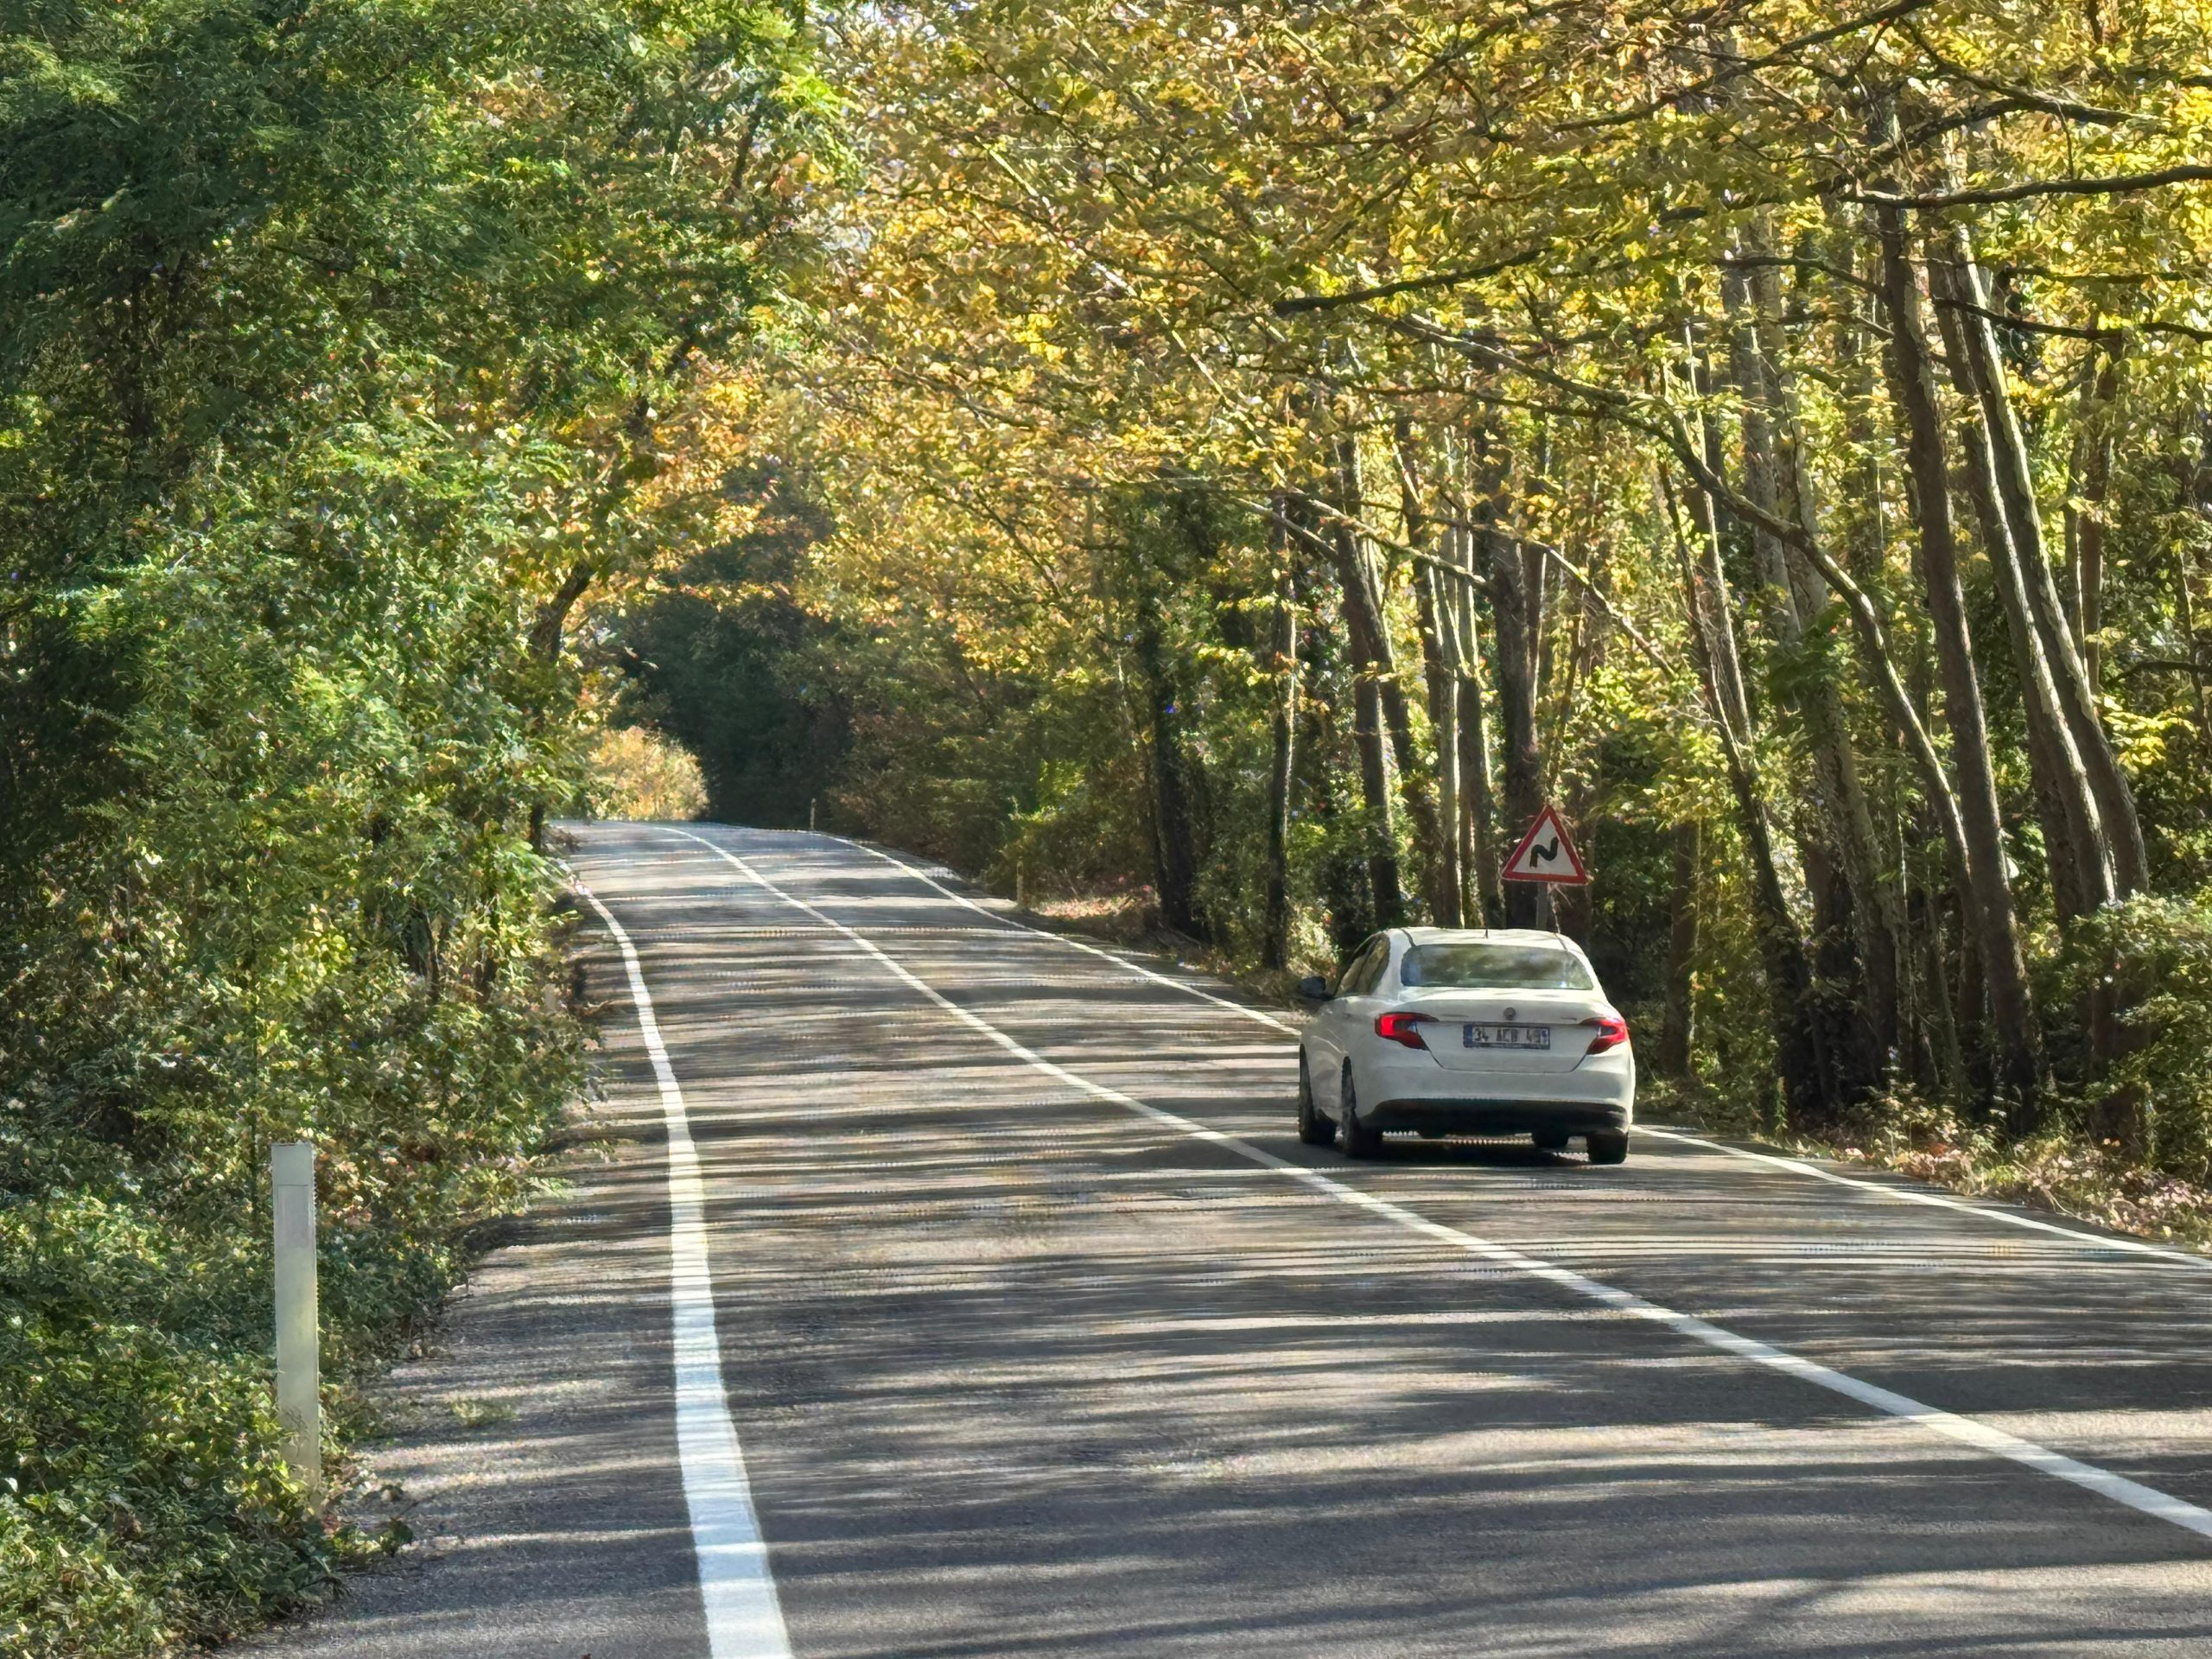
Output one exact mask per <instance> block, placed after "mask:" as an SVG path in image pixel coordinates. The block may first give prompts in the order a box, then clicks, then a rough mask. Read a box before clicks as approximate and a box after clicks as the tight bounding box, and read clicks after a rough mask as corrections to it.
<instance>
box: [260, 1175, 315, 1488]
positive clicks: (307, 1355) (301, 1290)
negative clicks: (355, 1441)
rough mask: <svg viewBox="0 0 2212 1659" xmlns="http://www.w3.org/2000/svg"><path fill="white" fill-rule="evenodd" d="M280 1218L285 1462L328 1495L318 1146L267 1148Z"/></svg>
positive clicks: (280, 1410) (280, 1402)
mask: <svg viewBox="0 0 2212 1659" xmlns="http://www.w3.org/2000/svg"><path fill="white" fill-rule="evenodd" d="M269 1181H270V1189H271V1197H272V1198H273V1200H274V1201H273V1202H272V1203H271V1205H270V1209H271V1210H272V1211H274V1212H275V1217H276V1223H277V1241H276V1242H277V1422H278V1423H279V1424H281V1425H282V1426H283V1430H284V1461H285V1462H286V1463H287V1464H289V1465H290V1466H291V1471H292V1477H293V1478H294V1479H296V1480H297V1481H298V1482H299V1483H300V1484H301V1485H302V1486H303V1487H305V1488H306V1489H307V1494H308V1501H309V1502H310V1503H315V1504H317V1505H320V1504H321V1502H322V1357H321V1343H320V1341H319V1328H320V1322H319V1319H318V1317H317V1314H316V1310H315V1145H314V1143H313V1142H312V1141H279V1142H278V1143H277V1145H275V1146H273V1147H270V1149H269Z"/></svg>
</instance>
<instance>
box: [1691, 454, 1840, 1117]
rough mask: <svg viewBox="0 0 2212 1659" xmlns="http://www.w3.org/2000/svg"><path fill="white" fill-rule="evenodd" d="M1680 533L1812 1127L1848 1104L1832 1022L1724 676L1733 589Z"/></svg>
mask: <svg viewBox="0 0 2212 1659" xmlns="http://www.w3.org/2000/svg"><path fill="white" fill-rule="evenodd" d="M1662 487H1663V488H1665V489H1666V490H1667V493H1668V499H1669V509H1670V512H1671V509H1672V506H1673V493H1672V488H1671V486H1666V485H1665V482H1664V479H1663V475H1662ZM1675 531H1676V534H1675V551H1676V554H1677V556H1679V558H1680V561H1681V578H1682V605H1683V608H1684V609H1685V610H1686V611H1688V613H1689V620H1690V649H1691V652H1692V654H1693V655H1694V658H1695V659H1696V662H1697V667H1698V683H1699V686H1700V690H1702V691H1703V692H1704V694H1705V703H1706V712H1707V716H1708V718H1709V719H1710V720H1711V721H1712V723H1713V732H1714V734H1715V735H1716V736H1717V737H1718V738H1719V740H1720V753H1721V758H1722V760H1723V761H1724V763H1725V765H1726V771H1727V774H1728V790H1729V793H1730V795H1731V796H1732V798H1733V799H1734V801H1735V804H1736V823H1737V829H1738V833H1739V834H1740V835H1741V836H1743V839H1744V853H1745V857H1746V858H1747V859H1748V860H1749V861H1750V863H1751V912H1752V914H1753V916H1754V917H1755V918H1757V922H1758V937H1759V955H1760V957H1761V960H1762V963H1763V965H1764V968H1765V969H1766V979H1767V1014H1768V1018H1769V1020H1770V1022H1771V1024H1772V1026H1773V1030H1774V1051H1775V1069H1776V1071H1777V1072H1778V1073H1779V1074H1780V1077H1781V1079H1782V1094H1783V1112H1784V1115H1785V1116H1786V1117H1787V1119H1788V1121H1789V1123H1790V1124H1791V1125H1792V1126H1793V1127H1798V1126H1807V1125H1811V1124H1815V1123H1817V1122H1821V1120H1823V1119H1827V1118H1829V1117H1832V1116H1834V1113H1835V1111H1836V1109H1837V1108H1838V1106H1839V1105H1840V1096H1839V1094H1838V1092H1837V1090H1836V1088H1835V1085H1834V1075H1833V1072H1834V1068H1833V1067H1832V1066H1831V1065H1830V1064H1829V1061H1828V1057H1827V1052H1826V1043H1825V1039H1824V1035H1823V1033H1824V1030H1825V1025H1826V1022H1825V1021H1823V1020H1820V1019H1818V1018H1817V1017H1816V1012H1815V1008H1814V1006H1813V970H1812V966H1811V963H1809V962H1808V960H1807V958H1806V955H1805V940H1804V936H1803V935H1802V932H1800V931H1799V929H1798V926H1797V918H1796V916H1794V915H1793V914H1791V913H1790V909H1789V899H1788V897H1787V896H1786V895H1785V894H1784V893H1783V887H1782V877H1781V873H1780V871H1779V870H1778V869H1777V867H1776V864H1775V857H1774V837H1773V834H1772V832H1771V830H1770V828H1769V826H1768V823H1767V816H1766V804H1765V802H1764V799H1763V798H1762V797H1761V794H1760V788H1759V779H1758V770H1757V763H1756V762H1755V761H1754V760H1753V759H1752V758H1751V751H1750V749H1749V747H1748V745H1747V743H1746V742H1745V738H1746V737H1747V736H1748V734H1747V733H1746V732H1745V729H1744V728H1741V727H1738V725H1736V724H1735V723H1734V721H1733V720H1732V718H1731V715H1730V712H1729V709H1728V706H1727V705H1728V693H1727V689H1726V683H1725V682H1724V681H1723V680H1722V678H1721V677H1720V665H1721V664H1722V663H1723V662H1724V661H1726V660H1728V659H1729V658H1732V657H1733V656H1734V655H1735V651H1736V647H1735V638H1734V636H1735V624H1734V623H1733V622H1732V620H1730V613H1729V609H1728V590H1727V588H1726V586H1725V585H1719V586H1710V591H1708V587H1709V585H1710V584H1709V582H1708V578H1707V568H1706V565H1705V562H1704V561H1703V560H1702V559H1700V558H1696V557H1694V556H1693V555H1692V553H1691V551H1690V549H1689V546H1688V543H1687V542H1685V541H1684V540H1683V539H1682V537H1681V527H1680V525H1679V524H1677V525H1676V527H1675Z"/></svg>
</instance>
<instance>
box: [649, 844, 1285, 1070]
mask: <svg viewBox="0 0 2212 1659" xmlns="http://www.w3.org/2000/svg"><path fill="white" fill-rule="evenodd" d="M690 833H691V832H690V830H688V829H683V830H678V831H677V834H679V835H690ZM691 838H692V839H693V840H694V841H698V840H699V837H698V836H691ZM822 838H823V840H824V841H834V842H836V843H837V844H838V845H839V846H841V847H849V848H851V849H853V850H854V851H855V852H860V853H867V854H869V855H872V856H874V857H876V858H880V859H881V860H882V861H884V862H885V863H887V864H895V865H897V866H898V867H899V868H900V869H902V870H904V871H906V874H909V875H911V876H912V877H913V878H914V880H917V881H919V882H921V883H922V884H923V885H924V886H925V887H934V888H936V889H937V890H938V892H939V893H943V894H944V896H945V897H946V898H948V899H951V900H952V902H953V903H954V904H956V905H965V906H967V907H968V908H969V910H972V911H974V912H976V914H977V915H978V916H988V917H989V918H991V919H992V920H993V921H995V922H996V923H998V924H999V925H1001V927H1005V928H1012V929H1017V930H1019V931H1021V932H1024V933H1034V934H1035V935H1036V936H1037V937H1038V938H1040V939H1051V940H1053V941H1054V942H1056V943H1058V944H1065V946H1067V947H1068V949H1069V950H1081V951H1084V952H1085V953H1086V954H1088V955H1090V956H1094V957H1099V958H1100V959H1101V960H1103V961H1106V962H1110V963H1113V964H1114V965H1115V966H1116V968H1121V969H1127V970H1128V972H1130V973H1133V974H1135V976H1137V977H1138V978H1140V979H1148V980H1150V981H1152V982H1154V984H1156V985H1166V986H1171V987H1173V988H1174V989H1176V990H1179V991H1181V992H1182V993H1184V994H1185V995H1187V996H1195V997H1197V998H1198V999H1199V1000H1200V1001H1205V1002H1211V1003H1212V1004H1213V1005H1214V1007H1217V1008H1227V1009H1228V1010H1229V1011H1230V1013H1231V1014H1243V1016H1244V1017H1245V1018H1246V1019H1247V1020H1258V1021H1259V1022H1260V1023H1261V1024H1262V1025H1263V1026H1271V1027H1274V1029H1275V1030H1277V1031H1280V1032H1284V1033H1287V1034H1288V1035H1290V1036H1293V1037H1295V1036H1297V1035H1298V1027H1295V1026H1294V1025H1289V1024H1287V1023H1286V1022H1284V1021H1283V1020H1278V1019H1276V1018H1275V1017H1274V1015H1273V1014H1262V1012H1261V1011H1260V1010H1259V1009H1257V1008H1248V1007H1245V1006H1244V1005H1243V1003H1242V1002H1237V1001H1231V1000H1230V998H1228V997H1225V996H1216V995H1214V994H1213V993H1212V992H1211V991H1209V990H1206V989H1205V988H1203V987H1201V986H1197V985H1193V984H1192V983H1190V982H1188V981H1187V980H1180V979H1175V978H1173V977H1171V976H1168V975H1166V974H1158V973H1154V971H1153V970H1152V969H1149V968H1147V967H1146V966H1145V965H1144V964H1143V963H1136V962H1131V961H1130V960H1129V959H1128V957H1117V956H1116V955H1115V954H1114V953H1113V952H1112V951H1111V950H1101V949H1100V948H1099V947H1098V946H1096V945H1095V944H1084V942H1083V941H1082V940H1081V939H1071V938H1069V937H1068V936H1067V935H1066V934H1065V933H1055V932H1053V931H1052V930H1051V929H1050V928H1044V927H1032V926H1030V925H1029V924H1028V923H1027V922H1017V921H1015V920H1014V918H1012V917H1011V916H1001V915H1000V914H999V913H998V912H996V911H994V910H986V909H985V908H984V907H983V906H981V905H979V904H977V903H976V901H975V900H974V899H969V898H967V897H965V896H964V895H963V894H961V893H955V892H954V891H953V890H952V889H951V888H950V887H946V886H945V885H944V883H943V882H940V881H938V880H934V879H932V878H931V876H930V875H929V874H927V873H926V872H925V871H921V870H918V869H916V868H914V867H913V866H912V865H911V864H909V863H907V862H906V860H905V859H903V858H894V857H893V855H891V854H889V853H887V852H885V851H884V850H883V849H881V848H880V847H871V846H869V845H868V843H867V842H864V841H848V840H847V839H846V838H845V837H844V836H823V837H822ZM701 845H702V846H709V847H712V846H714V843H713V842H701ZM715 851H716V852H720V851H721V848H719V847H715Z"/></svg>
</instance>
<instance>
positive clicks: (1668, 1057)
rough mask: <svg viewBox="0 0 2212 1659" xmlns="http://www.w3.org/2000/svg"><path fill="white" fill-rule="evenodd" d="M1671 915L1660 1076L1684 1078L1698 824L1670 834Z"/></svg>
mask: <svg viewBox="0 0 2212 1659" xmlns="http://www.w3.org/2000/svg"><path fill="white" fill-rule="evenodd" d="M1673 840H1674V855H1675V869H1674V888H1673V893H1672V902H1673V912H1674V913H1673V917H1672V919H1671V922H1670V925H1669V927H1668V930H1667V974H1666V982H1665V985H1666V1006H1665V1013H1664V1014H1663V1015H1662V1019H1661V1020H1660V1026H1659V1057H1658V1071H1659V1075H1660V1076H1662V1077H1688V1076H1689V1074H1690V1054H1691V1051H1692V1049H1693V1048H1694V1046H1695V1044H1696V1040H1697V1032H1696V1027H1695V1023H1694V1022H1695V1017H1696V1005H1695V1003H1694V1001H1693V999H1692V997H1691V983H1690V971H1691V969H1692V968H1693V967H1694V965H1695V964H1696V962H1697V923H1698V912H1697V900H1698V865H1699V863H1700V861H1701V855H1702V853H1703V846H1702V841H1703V837H1702V836H1701V835H1700V832H1699V828H1698V824H1697V821H1696V820H1695V819H1692V820H1690V821H1689V822H1688V823H1678V824H1676V825H1675V832H1674V836H1673Z"/></svg>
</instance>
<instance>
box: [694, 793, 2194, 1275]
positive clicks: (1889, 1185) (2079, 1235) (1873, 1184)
mask: <svg viewBox="0 0 2212 1659" xmlns="http://www.w3.org/2000/svg"><path fill="white" fill-rule="evenodd" d="M695 839H696V837H695ZM823 840H825V841H834V842H837V843H838V844H839V845H840V846H844V847H850V848H852V849H854V850H855V851H856V852H862V853H868V854H871V855H874V856H875V857H877V858H880V859H881V860H883V861H884V862H885V863H887V864H895V865H897V866H898V867H899V868H900V869H902V870H904V871H906V874H909V875H911V876H912V877H913V878H914V880H917V881H919V882H921V883H923V884H924V885H925V886H927V887H934V888H936V889H937V891H938V892H939V893H943V894H944V896H945V897H946V898H948V899H951V900H952V902H953V903H954V904H956V905H965V906H967V907H968V908H969V910H972V911H974V912H976V914H977V915H979V916H988V917H989V918H991V919H992V920H993V921H995V922H998V923H1000V924H1001V925H1003V926H1006V927H1014V928H1020V930H1021V931H1023V932H1025V933H1034V934H1036V935H1037V936H1038V937H1039V938H1046V939H1057V940H1058V942H1059V943H1060V944H1065V945H1066V946H1068V947H1069V948H1070V949H1071V950H1083V951H1087V952H1089V953H1090V955H1091V956H1094V957H1103V958H1104V959H1105V960H1106V961H1108V962H1110V963H1114V964H1115V965H1116V967H1119V968H1126V969H1128V971H1129V972H1131V973H1133V974H1136V975H1139V976H1142V977H1143V978H1146V979H1148V980H1151V981H1153V982H1154V983H1156V984H1160V985H1166V986H1170V987H1172V988H1174V989H1176V990H1179V991H1183V992H1186V993H1188V994H1189V995H1192V996H1196V997H1202V998H1204V999H1205V1001H1208V1002H1211V1003H1213V1004H1215V1005H1216V1006H1217V1007H1224V1008H1230V1009H1232V1010H1234V1011H1235V1012H1236V1013H1238V1014H1243V1016H1244V1017H1245V1018H1246V1019H1248V1020H1258V1021H1259V1022H1260V1023H1261V1024H1262V1025H1263V1026H1272V1027H1274V1028H1275V1029H1276V1030H1277V1031H1281V1032H1287V1033H1289V1034H1290V1035H1292V1036H1294V1037H1295V1036H1296V1035H1297V1034H1298V1027H1295V1026H1293V1025H1289V1024H1287V1023H1286V1022H1284V1021H1283V1020H1278V1019H1276V1018H1275V1017H1274V1015H1273V1014H1262V1012H1261V1011H1260V1010H1259V1009H1257V1008H1248V1007H1244V1006H1243V1004H1242V1003H1239V1002H1233V1001H1230V1000H1229V999H1228V998H1227V997H1222V996H1216V995H1214V994H1213V993H1212V992H1211V991H1207V990H1202V989H1200V988H1198V986H1196V985H1192V984H1189V983H1186V982H1184V981H1182V980H1179V979H1175V978H1173V977H1171V976H1168V975H1166V974H1156V973H1154V972H1153V971H1152V969H1149V968H1146V967H1144V966H1142V965H1141V964H1140V963H1134V962H1131V961H1129V960H1128V958H1127V957H1117V956H1116V955H1115V954H1114V953H1113V952H1112V951H1110V950H1100V949H1099V948H1098V947H1097V946H1096V945H1095V944H1084V942H1083V941H1082V940H1081V939H1071V938H1068V937H1067V935H1065V933H1055V932H1053V931H1051V930H1050V929H1049V928H1042V927H1032V926H1030V925H1029V924H1028V923H1027V922H1017V921H1015V920H1014V919H1013V918H1011V917H1007V916H1001V915H999V914H998V913H997V912H995V911H992V910H988V909H986V908H984V907H983V906H981V905H979V904H977V903H976V902H975V901H974V900H973V899H969V898H967V897H965V896H964V895H963V894H961V893H955V892H954V891H953V890H952V889H951V888H950V887H946V886H944V884H943V883H942V882H940V881H937V880H932V879H931V877H930V876H929V874H927V873H926V872H925V871H922V870H918V869H916V868H914V867H913V866H912V865H911V864H909V863H907V862H906V860H904V859H902V858H898V857H895V856H893V855H892V854H889V853H887V852H885V851H884V850H883V849H881V848H880V847H871V846H869V845H868V843H867V842H862V841H851V840H848V839H847V838H846V837H845V836H823ZM1636 1132H1637V1134H1638V1135H1656V1136H1657V1137H1658V1138H1659V1139H1660V1140H1662V1141H1680V1142H1681V1143H1682V1144H1683V1145H1685V1146H1692V1147H1704V1148H1705V1149H1706V1150H1707V1152H1717V1153H1719V1154H1722V1155H1723V1156H1724V1157H1728V1158H1739V1159H1742V1160H1744V1161H1745V1162H1746V1163H1754V1164H1766V1165H1769V1166H1772V1167H1773V1168H1776V1169H1783V1170H1788V1171H1789V1172H1790V1173H1792V1174H1796V1175H1808V1176H1810V1177H1812V1179H1815V1180H1816V1181H1827V1182H1829V1183H1831V1184H1833V1185H1836V1186H1850V1187H1856V1188H1858V1189H1859V1191H1860V1192H1872V1193H1874V1194H1876V1195H1877V1196H1878V1197H1881V1198H1890V1199H1893V1200H1895V1201H1896V1202H1897V1203H1899V1204H1925V1205H1933V1206H1935V1207H1936V1208H1938V1209H1942V1210H1956V1211H1959V1212H1960V1213H1961V1214H1963V1215H1969V1216H1979V1217H1981V1218H1982V1219H1983V1220H1985V1221H2001V1222H2003V1223H2004V1224H2005V1225H2006V1226H2008V1227H2024V1228H2026V1229H2028V1230H2030V1231H2032V1232H2038V1233H2051V1234H2055V1235H2056V1236H2058V1237H2060V1238H2070V1239H2073V1240H2075V1242H2076V1243H2083V1244H2088V1245H2093V1246H2094V1247H2095V1248H2096V1249H2101V1250H2119V1251H2123V1252H2126V1254H2128V1255H2147V1256H2154V1257H2156V1258H2158V1260H2160V1261H2162V1262H2182V1263H2183V1264H2184V1265H2186V1266H2189V1267H2192V1268H2199V1269H2212V1256H2205V1255H2191V1254H2190V1252H2189V1251H2186V1250H2175V1249H2164V1248H2163V1247H2161V1246H2159V1245H2157V1244H2146V1243H2142V1242H2141V1241H2139V1240H2137V1239H2132V1238H2107V1237H2106V1236H2104V1235H2102V1234H2101V1233H2085V1232H2082V1231H2081V1230H2079V1229H2077V1228H2073V1227H2062V1226H2060V1225H2058V1224H2056V1222H2049V1221H2038V1220H2037V1219H2036V1217H2033V1216H2021V1215H2014V1214H2012V1212H2011V1211H2004V1210H1992V1209H1988V1208H1986V1207H1985V1206H1983V1205H1979V1204H1973V1203H1970V1202H1968V1201H1967V1200H1966V1199H1963V1198H1947V1197H1945V1196H1944V1195H1943V1194H1942V1193H1940V1192H1927V1191H1924V1190H1923V1189H1921V1188H1918V1187H1911V1186H1904V1185H1897V1184H1896V1183H1893V1182H1889V1181H1869V1180H1863V1179H1859V1177H1858V1176H1855V1175H1843V1174H1839V1173H1836V1172H1835V1171H1834V1170H1827V1169H1822V1168H1821V1167H1819V1166H1817V1165H1815V1164H1809V1163H1807V1162H1806V1161H1805V1160H1802V1159H1801V1158H1783V1157H1778V1156H1777V1155H1776V1154H1772V1153H1765V1152H1753V1151H1751V1150H1750V1149H1749V1148H1748V1147H1732V1146H1728V1145H1726V1144H1725V1143H1723V1142H1721V1141H1708V1140H1706V1139H1705V1138H1704V1137H1702V1136H1700V1135H1688V1134H1685V1133H1684V1132H1683V1131H1681V1130H1680V1129H1662V1128H1656V1127H1655V1126H1653V1125H1650V1124H1648V1123H1639V1124H1637V1126H1636Z"/></svg>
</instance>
